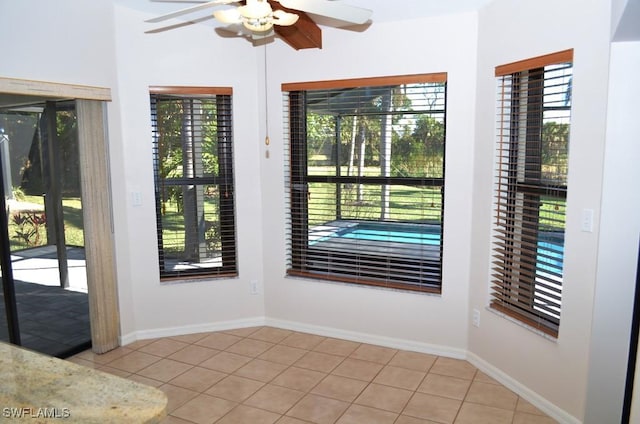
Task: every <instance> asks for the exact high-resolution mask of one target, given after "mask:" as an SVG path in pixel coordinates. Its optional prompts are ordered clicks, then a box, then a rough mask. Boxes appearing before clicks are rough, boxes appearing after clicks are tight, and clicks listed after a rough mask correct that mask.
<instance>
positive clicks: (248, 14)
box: [238, 0, 272, 19]
mask: <svg viewBox="0 0 640 424" xmlns="http://www.w3.org/2000/svg"><path fill="white" fill-rule="evenodd" d="M238 11H239V12H240V14H241V15H242V16H244V17H245V18H247V19H259V18H264V17H267V16H271V12H272V9H271V5H270V4H269V2H267V1H257V0H253V1H251V0H249V1H247V4H246V5H244V6H238Z"/></svg>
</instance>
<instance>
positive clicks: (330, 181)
mask: <svg viewBox="0 0 640 424" xmlns="http://www.w3.org/2000/svg"><path fill="white" fill-rule="evenodd" d="M283 96H284V99H283V103H284V108H285V111H284V116H285V119H286V122H285V133H286V138H288V140H289V144H288V149H287V151H286V174H287V177H286V184H287V187H286V189H287V193H288V196H287V207H288V209H289V214H288V225H287V227H288V233H287V250H288V264H287V265H288V274H289V275H294V276H302V277H310V278H315V279H326V280H334V281H341V282H347V283H355V284H364V285H373V286H383V287H390V288H398V289H406V290H415V291H427V292H436V293H439V292H440V289H441V274H442V272H441V271H442V217H443V204H444V198H443V197H444V154H445V127H446V125H445V124H446V73H442V74H427V75H410V76H406V77H403V76H397V77H386V78H366V79H361V80H340V81H320V82H312V83H295V84H284V85H283Z"/></svg>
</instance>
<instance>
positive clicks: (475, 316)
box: [471, 309, 480, 327]
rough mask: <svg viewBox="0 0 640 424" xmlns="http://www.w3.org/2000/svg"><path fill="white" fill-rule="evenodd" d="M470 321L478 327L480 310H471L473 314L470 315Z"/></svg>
mask: <svg viewBox="0 0 640 424" xmlns="http://www.w3.org/2000/svg"><path fill="white" fill-rule="evenodd" d="M471 323H472V324H473V326H474V327H480V311H479V310H477V309H474V310H473V315H472V317H471Z"/></svg>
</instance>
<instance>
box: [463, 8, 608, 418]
mask: <svg viewBox="0 0 640 424" xmlns="http://www.w3.org/2000/svg"><path fill="white" fill-rule="evenodd" d="M609 8H610V5H609V2H605V1H593V2H583V1H580V0H571V1H563V2H556V1H552V0H545V1H539V2H536V3H535V5H534V4H526V6H525V4H523V3H522V2H515V1H509V0H495V1H494V2H492V3H491V4H490V5H489V6H488V7H486V8H485V9H483V10H482V11H481V13H480V21H479V37H478V45H479V48H478V101H477V105H476V110H477V115H476V156H475V163H474V165H475V175H476V179H475V181H474V186H473V206H474V210H473V240H472V246H471V248H472V250H473V251H474V252H475V253H476V254H475V255H474V256H473V258H472V261H471V276H472V279H471V290H470V300H471V301H470V307H472V308H473V307H475V308H481V309H482V308H485V307H486V306H487V305H488V303H489V285H490V257H489V248H490V246H491V240H490V236H491V225H492V218H491V217H492V214H491V208H492V184H491V182H492V181H493V169H494V142H495V107H496V91H495V87H496V83H495V77H494V68H495V66H497V65H501V64H506V63H510V62H513V61H517V60H521V59H526V58H530V57H535V56H539V55H543V54H547V53H552V52H556V51H560V50H564V49H568V48H573V49H574V68H573V70H574V80H573V95H572V105H573V106H572V122H571V141H570V158H569V175H568V189H569V193H568V197H567V228H566V239H565V252H566V253H565V256H564V271H565V276H564V285H563V286H564V287H563V298H562V317H561V324H560V331H559V336H558V339H557V340H556V341H551V340H549V339H547V338H545V337H542V336H541V335H539V334H536V333H534V332H532V331H530V330H529V329H526V328H524V327H523V326H521V325H518V324H515V323H513V322H511V321H509V320H507V319H505V318H503V317H501V316H498V315H497V314H495V313H493V312H490V311H488V310H487V309H482V310H483V313H482V319H481V326H480V327H479V328H473V327H472V328H471V329H470V331H469V345H468V347H469V351H470V352H471V354H470V356H471V359H472V361H474V362H476V363H478V364H482V365H484V366H489V367H492V368H493V369H494V371H495V372H496V373H498V374H501V375H502V377H503V380H505V381H506V382H507V383H508V384H509V385H511V386H512V387H515V388H519V390H520V391H521V392H522V391H524V392H528V393H529V394H530V396H531V397H532V398H533V399H534V400H536V402H537V403H538V404H539V405H541V406H542V407H543V408H544V409H546V410H547V411H548V412H551V413H553V414H554V415H555V416H556V418H558V419H562V420H563V421H566V422H577V421H579V420H582V418H583V417H584V410H585V394H586V386H587V371H588V361H589V355H588V353H589V343H590V331H591V323H592V306H593V302H594V290H595V282H596V260H597V253H598V235H599V231H600V228H599V226H598V221H599V220H600V218H599V217H600V214H601V211H600V202H601V190H602V178H603V175H602V174H603V154H604V145H605V128H606V125H605V124H606V115H607V109H606V102H607V80H608V78H607V72H608V54H609V31H610V28H609V22H610V10H609ZM577 11H579V13H577ZM583 209H593V210H594V212H595V217H596V224H595V226H594V232H592V233H585V232H581V231H580V222H581V214H582V210H583Z"/></svg>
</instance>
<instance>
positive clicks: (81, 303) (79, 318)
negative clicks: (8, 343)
mask: <svg viewBox="0 0 640 424" xmlns="http://www.w3.org/2000/svg"><path fill="white" fill-rule="evenodd" d="M67 256H68V266H69V288H67V289H63V288H62V287H60V284H59V276H58V261H57V257H56V251H55V246H43V247H38V248H34V249H27V250H23V251H19V252H15V253H14V254H12V255H11V261H12V264H13V276H14V281H15V293H16V303H17V307H18V320H19V327H20V337H21V341H22V345H23V346H24V347H26V348H29V349H32V350H36V351H39V352H42V353H46V354H49V355H53V356H61V357H64V356H67V355H68V354H73V353H74V352H77V351H78V350H83V349H86V348H87V347H88V346H89V345H90V341H91V332H90V325H89V303H88V296H87V282H86V273H85V261H84V249H83V248H78V247H68V248H67ZM3 296H4V295H3V294H2V292H0V314H1V315H0V316H1V317H2V318H1V319H2V320H4V319H5V317H6V311H5V306H4V298H3ZM8 338H9V334H8V330H7V326H6V325H4V326H0V339H1V340H8Z"/></svg>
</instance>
